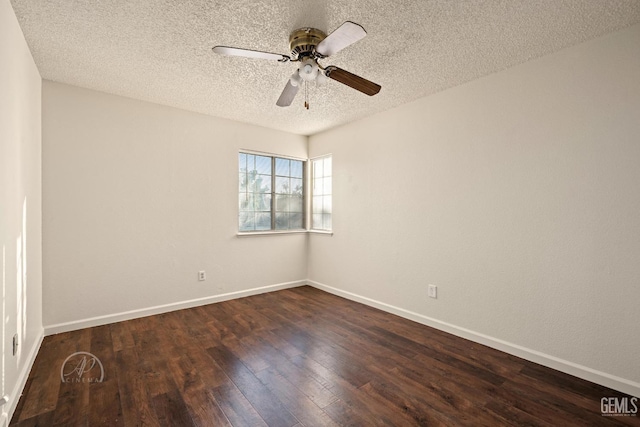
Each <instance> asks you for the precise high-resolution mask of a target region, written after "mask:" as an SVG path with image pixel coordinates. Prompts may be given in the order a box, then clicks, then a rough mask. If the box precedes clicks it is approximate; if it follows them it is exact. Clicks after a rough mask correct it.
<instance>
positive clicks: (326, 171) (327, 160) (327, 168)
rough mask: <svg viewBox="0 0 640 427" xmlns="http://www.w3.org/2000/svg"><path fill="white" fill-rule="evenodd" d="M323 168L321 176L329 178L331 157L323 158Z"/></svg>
mask: <svg viewBox="0 0 640 427" xmlns="http://www.w3.org/2000/svg"><path fill="white" fill-rule="evenodd" d="M322 163H323V166H324V168H323V169H324V170H323V175H324V176H331V156H329V157H325V158H324V162H322Z"/></svg>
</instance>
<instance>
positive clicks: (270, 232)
mask: <svg viewBox="0 0 640 427" xmlns="http://www.w3.org/2000/svg"><path fill="white" fill-rule="evenodd" d="M306 232H307V230H268V231H238V232H237V233H236V236H238V237H251V236H273V235H278V234H302V233H306Z"/></svg>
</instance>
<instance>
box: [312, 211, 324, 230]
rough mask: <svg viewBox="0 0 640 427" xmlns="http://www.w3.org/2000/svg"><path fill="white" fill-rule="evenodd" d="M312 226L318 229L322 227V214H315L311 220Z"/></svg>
mask: <svg viewBox="0 0 640 427" xmlns="http://www.w3.org/2000/svg"><path fill="white" fill-rule="evenodd" d="M311 228H315V229H316V230H321V229H322V214H319V213H318V214H316V213H314V214H313V217H312V221H311Z"/></svg>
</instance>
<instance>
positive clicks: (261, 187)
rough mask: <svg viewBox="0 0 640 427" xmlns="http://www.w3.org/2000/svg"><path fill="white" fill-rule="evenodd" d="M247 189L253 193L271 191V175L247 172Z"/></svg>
mask: <svg viewBox="0 0 640 427" xmlns="http://www.w3.org/2000/svg"><path fill="white" fill-rule="evenodd" d="M247 178H248V180H249V191H252V192H254V193H271V175H256V174H249V175H248V176H247Z"/></svg>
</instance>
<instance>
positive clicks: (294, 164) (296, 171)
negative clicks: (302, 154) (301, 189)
mask: <svg viewBox="0 0 640 427" xmlns="http://www.w3.org/2000/svg"><path fill="white" fill-rule="evenodd" d="M291 176H292V177H294V178H302V162H300V161H298V160H291Z"/></svg>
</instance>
